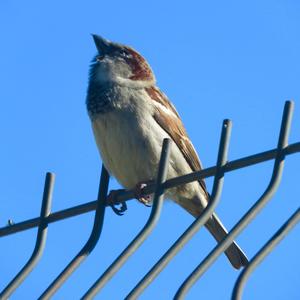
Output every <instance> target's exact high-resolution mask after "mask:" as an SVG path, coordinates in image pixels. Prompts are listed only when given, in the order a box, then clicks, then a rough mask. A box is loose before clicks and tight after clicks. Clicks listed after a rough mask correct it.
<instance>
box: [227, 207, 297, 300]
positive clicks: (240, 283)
mask: <svg viewBox="0 0 300 300" xmlns="http://www.w3.org/2000/svg"><path fill="white" fill-rule="evenodd" d="M298 222H300V208H298V209H297V210H296V212H295V213H294V214H293V215H292V216H291V217H290V218H289V219H288V220H287V221H286V222H285V223H284V224H283V225H282V226H281V227H280V229H279V230H278V231H277V232H276V233H275V234H274V235H273V236H272V237H271V239H270V240H269V241H268V242H267V243H266V244H265V245H264V246H263V247H262V248H261V249H260V250H259V251H258V252H257V254H256V255H255V256H254V257H253V258H252V259H251V260H250V262H249V264H248V265H247V266H246V267H245V268H244V269H243V271H242V272H241V273H240V275H239V277H238V279H237V281H236V283H235V286H234V289H233V293H232V298H231V299H232V300H241V299H242V293H243V289H244V287H245V284H246V282H247V279H248V278H249V276H250V274H251V273H252V272H253V271H254V270H255V268H256V267H257V266H258V265H259V264H260V263H261V262H262V261H263V259H264V258H265V257H266V256H267V255H268V254H269V253H270V252H271V251H272V250H273V249H274V248H275V247H276V245H277V244H278V243H279V242H280V241H281V240H282V239H283V238H284V237H285V236H286V235H287V234H288V233H289V231H290V230H292V229H293V227H294V226H295V225H296V224H297V223H298Z"/></svg>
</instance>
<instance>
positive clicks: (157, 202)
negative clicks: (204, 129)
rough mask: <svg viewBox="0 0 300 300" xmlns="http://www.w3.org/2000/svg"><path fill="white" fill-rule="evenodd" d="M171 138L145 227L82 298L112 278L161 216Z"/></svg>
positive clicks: (164, 150)
mask: <svg viewBox="0 0 300 300" xmlns="http://www.w3.org/2000/svg"><path fill="white" fill-rule="evenodd" d="M170 146H171V140H170V139H164V141H163V146H162V152H161V157H160V162H159V167H158V174H157V179H156V190H155V193H154V200H153V206H152V210H151V213H150V216H149V219H148V221H147V223H146V224H145V226H144V227H143V229H142V230H141V231H140V232H139V233H138V235H137V236H136V237H135V238H134V239H133V241H132V242H131V243H130V244H129V245H128V246H127V247H126V249H125V250H124V251H123V252H122V253H121V254H120V255H119V256H118V257H117V258H116V260H115V261H114V262H113V263H112V264H111V265H110V266H109V267H108V268H107V269H106V271H105V272H104V273H103V274H102V275H101V276H100V278H99V279H98V280H97V281H96V282H95V283H94V284H93V285H92V287H91V288H90V289H89V290H88V291H87V292H86V293H85V294H84V296H83V297H82V298H81V299H85V300H87V299H91V298H92V297H94V296H95V295H96V294H97V293H98V292H99V291H100V289H101V288H103V286H104V285H105V284H106V283H107V282H108V281H109V280H110V279H111V277H112V276H113V275H114V274H115V273H116V272H117V271H118V270H119V269H120V268H121V267H122V265H123V264H124V263H125V262H126V260H127V259H128V258H129V257H130V255H132V254H133V253H134V252H135V251H136V250H137V249H138V247H140V245H141V244H142V243H143V241H144V240H145V239H146V238H147V236H148V235H149V234H150V233H151V232H152V230H153V229H154V227H155V225H156V224H157V221H158V219H159V216H160V212H161V207H162V203H163V195H164V187H163V183H164V182H165V180H166V178H167V171H168V165H169V156H170Z"/></svg>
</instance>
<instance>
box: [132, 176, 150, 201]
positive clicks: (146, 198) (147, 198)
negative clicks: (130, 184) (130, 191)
mask: <svg viewBox="0 0 300 300" xmlns="http://www.w3.org/2000/svg"><path fill="white" fill-rule="evenodd" d="M153 183H154V181H153V180H149V181H146V182H139V183H138V184H137V185H136V186H135V189H134V196H135V198H136V199H137V200H138V201H139V202H141V203H143V204H144V205H145V206H147V207H151V202H152V195H151V194H150V195H143V189H144V188H145V187H146V186H148V185H149V184H153Z"/></svg>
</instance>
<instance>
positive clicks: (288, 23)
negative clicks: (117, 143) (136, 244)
mask: <svg viewBox="0 0 300 300" xmlns="http://www.w3.org/2000/svg"><path fill="white" fill-rule="evenodd" d="M0 32H1V52H0V82H1V88H0V99H1V108H2V109H1V110H0V128H1V129H0V131H1V139H2V143H1V156H0V164H1V169H2V172H1V175H0V180H1V189H0V199H1V201H0V226H1V227H2V226H5V225H6V222H7V220H8V219H13V220H14V221H15V222H20V221H23V220H25V219H28V218H32V217H36V216H38V214H39V211H40V205H41V197H42V191H43V183H44V176H45V173H46V172H47V171H52V172H54V173H56V184H55V188H54V198H53V206H52V211H57V210H60V209H64V208H68V207H71V206H74V205H78V204H81V203H84V202H87V201H92V200H94V199H95V198H96V196H97V189H98V180H99V179H98V178H99V174H100V168H101V160H100V158H99V155H98V152H97V149H96V146H95V143H94V139H93V135H92V131H91V128H90V122H89V119H88V116H87V113H86V109H85V96H86V88H87V74H88V68H89V62H90V60H91V58H92V56H93V55H94V54H95V47H94V44H93V41H92V39H91V36H90V33H98V34H100V35H103V36H104V37H106V38H108V39H111V40H114V41H118V42H121V43H125V44H129V45H131V46H133V47H135V48H136V49H137V50H138V51H139V52H141V53H142V54H143V55H144V56H145V57H146V58H147V59H148V61H149V62H150V64H151V66H152V68H153V70H154V72H155V74H156V77H157V81H158V85H159V86H160V88H161V89H162V90H163V91H164V92H165V93H166V94H167V95H168V96H169V98H170V99H171V100H172V102H173V103H174V104H175V106H176V107H177V109H178V111H179V113H180V115H181V116H182V119H183V121H184V123H185V125H186V128H187V131H188V133H189V135H190V137H191V139H192V141H193V143H194V145H195V148H196V149H197V151H198V153H199V155H200V157H201V160H202V162H203V164H204V166H206V167H209V166H212V165H214V164H215V161H216V155H217V149H218V142H219V133H220V129H221V124H222V120H223V119H225V118H230V119H232V121H233V130H232V138H231V144H230V150H229V159H230V160H233V159H237V158H240V157H243V156H247V155H250V154H254V153H258V152H261V151H265V150H268V149H271V148H274V147H275V146H276V143H277V137H278V130H279V126H280V121H281V114H282V110H283V106H284V101H285V100H287V99H294V101H295V112H294V119H293V123H292V130H291V135H290V142H291V143H293V142H297V141H299V140H300V138H299V132H300V101H299V99H300V89H299V79H300V59H299V53H300V39H299V33H300V3H299V1H296V0H287V1H277V0H276V1H257V0H256V1H255V0H254V1H195V0H194V1H184V2H182V1H164V2H163V1H158V0H154V1H151V2H149V1H148V2H147V3H146V2H141V1H111V2H109V1H105V2H101V1H69V0H68V1H58V0H53V1H36V0H35V1H33V0H28V1H16V0H11V1H7V0H3V1H1V3H0ZM271 170H272V162H267V163H264V164H260V165H257V166H253V167H249V168H247V169H243V170H239V171H235V172H231V173H228V174H226V176H225V184H224V191H223V194H222V198H221V202H220V205H219V206H218V208H217V212H218V214H219V215H220V218H221V219H222V220H223V222H224V224H226V226H227V227H228V228H231V227H232V226H233V225H234V224H235V222H236V221H238V219H239V218H240V217H241V216H242V214H243V213H245V212H246V211H247V209H248V208H249V207H250V206H251V205H252V204H253V203H254V201H256V200H257V198H258V197H259V196H260V195H261V194H262V192H263V191H264V189H265V188H266V186H267V184H268V182H269V180H270V176H271ZM207 182H208V186H209V188H211V183H212V180H211V179H209V180H207ZM117 187H119V186H118V184H117V182H116V181H115V180H112V181H111V184H110V188H117ZM299 193H300V186H299V155H298V154H296V155H293V156H290V157H288V158H287V159H286V166H285V170H284V176H283V179H282V183H281V185H280V187H279V189H278V192H277V194H276V196H275V197H274V198H273V200H272V201H271V202H270V203H269V204H268V205H267V206H266V208H265V209H264V210H263V211H262V212H261V213H260V214H259V216H258V217H257V218H256V219H255V220H254V221H253V222H252V223H251V224H250V225H249V226H248V227H247V229H246V230H245V231H244V232H243V233H242V234H241V235H240V236H239V237H238V239H237V240H238V242H239V243H240V245H241V247H242V248H243V249H244V250H245V252H246V253H247V255H248V256H249V257H250V258H251V257H252V256H253V255H254V254H255V253H256V251H257V250H258V249H259V248H260V247H261V246H262V245H263V244H264V243H265V242H266V241H267V240H268V238H269V237H270V236H271V235H272V234H273V233H274V231H275V230H277V229H278V228H279V227H280V226H281V224H282V223H283V222H284V221H285V220H286V219H287V218H288V217H289V216H290V215H291V214H292V213H293V212H294V211H295V210H296V208H297V207H298V206H299V202H298V199H299ZM128 206H129V207H128V208H129V209H128V211H127V212H126V214H125V215H124V216H123V217H118V216H116V215H115V214H114V213H113V212H112V211H111V209H108V210H107V213H106V218H105V222H104V228H103V233H102V236H101V238H100V241H99V243H98V245H97V247H96V249H95V250H94V252H93V253H92V254H91V255H90V256H89V258H88V259H87V260H86V261H85V262H84V263H83V264H82V265H81V266H80V268H79V269H78V270H77V271H76V272H75V273H74V274H73V275H72V276H71V277H70V278H69V280H68V281H67V282H66V284H65V285H64V286H63V287H62V288H61V289H60V290H59V291H58V292H57V294H56V295H55V296H54V297H53V299H78V298H79V297H80V296H82V295H83V294H84V292H85V291H86V290H87V289H88V287H90V286H91V284H92V283H93V282H94V281H95V280H96V278H98V276H100V274H102V272H103V271H104V270H105V269H106V267H107V266H108V265H109V264H110V263H111V262H112V261H113V259H114V258H115V257H116V256H117V255H118V254H119V253H120V252H121V251H122V250H123V248H124V247H125V246H126V245H127V244H128V243H129V242H130V240H131V239H132V238H133V237H134V236H135V234H136V233H137V232H138V231H139V229H140V228H141V227H142V226H143V224H144V223H145V221H146V219H147V217H148V215H149V213H150V209H148V208H145V207H143V206H142V205H140V204H138V203H136V202H135V201H131V202H130V203H129V205H128ZM92 221H93V213H89V214H85V215H82V216H80V217H76V218H72V219H68V220H66V221H63V222H58V223H55V224H51V225H50V227H49V232H48V239H47V244H46V248H45V253H44V255H43V257H42V259H41V261H40V263H39V264H38V265H37V267H36V268H35V269H34V271H33V272H32V273H31V274H30V276H29V277H28V278H27V279H26V281H25V282H24V283H23V284H22V286H20V287H19V289H18V290H17V291H16V292H15V294H14V295H13V296H12V297H11V298H10V299H12V300H14V299H36V298H37V297H38V296H39V295H40V294H41V293H42V291H43V290H44V289H45V288H46V287H47V286H48V285H49V284H50V282H51V281H52V280H53V279H54V278H55V277H56V276H57V275H58V273H59V272H60V271H61V270H62V269H63V268H64V267H65V266H66V264H67V263H68V262H69V261H70V260H71V259H72V258H73V257H74V255H75V254H77V252H78V250H79V249H80V248H81V247H82V245H83V244H84V243H85V241H86V239H87V237H88V235H89V233H90V231H91V228H92ZM192 221H193V218H192V217H191V216H189V215H188V214H187V213H186V212H185V211H183V210H182V209H180V207H177V206H176V205H174V204H172V203H170V202H167V203H165V205H164V207H163V211H162V215H161V219H160V221H159V224H158V226H157V228H156V229H155V230H154V232H153V234H152V235H151V236H150V237H149V239H148V240H147V241H146V242H145V243H144V244H143V245H142V247H141V248H140V249H139V250H138V251H137V253H136V254H135V255H134V256H133V257H131V258H130V260H129V261H128V262H127V263H126V265H125V266H124V267H123V268H122V269H121V270H120V272H119V273H118V274H117V275H116V276H115V277H114V278H113V279H112V280H111V281H110V282H109V283H108V284H107V286H106V287H105V288H104V289H103V290H102V292H101V293H100V294H99V295H98V296H97V297H96V299H123V297H124V296H125V295H127V293H128V292H129V291H130V290H131V288H133V286H134V285H135V284H136V283H137V282H138V280H139V279H140V278H141V276H143V275H144V274H145V273H146V271H148V270H149V268H150V267H151V266H152V265H153V263H155V262H156V261H157V260H158V258H159V257H160V256H161V255H162V254H163V253H164V252H165V251H166V249H167V248H168V247H169V246H170V245H171V244H172V242H173V241H175V239H176V237H178V236H179V235H180V234H181V233H182V232H183V231H184V230H185V229H186V228H187V227H188V225H189V224H190V223H191V222H192ZM299 229H300V227H299V226H298V227H296V228H295V229H294V231H293V232H292V233H291V234H290V235H289V236H288V237H287V238H286V239H285V240H284V241H283V242H282V243H281V244H280V245H279V246H278V247H277V248H276V250H275V251H274V252H273V253H271V255H270V256H269V257H268V258H267V259H266V260H265V261H264V262H263V264H262V265H261V266H260V267H259V268H258V269H257V270H256V271H255V273H254V274H253V276H251V278H250V280H249V282H248V283H247V286H246V289H245V293H244V299H246V300H247V299H266V298H268V299H299V298H300V294H299V293H300V292H299V288H298V283H299V279H300V275H299V274H300V273H299V268H300V261H299V259H298V258H299V257H298V256H299V245H300V235H299ZM35 236H36V230H29V231H26V232H23V233H18V234H16V235H12V236H9V237H5V238H2V239H0V260H1V276H0V288H3V287H4V286H5V285H6V284H7V282H8V281H9V280H10V279H11V278H12V277H13V276H14V275H15V274H16V273H17V272H18V270H19V269H20V268H21V267H22V266H23V264H24V263H25V261H26V260H27V259H28V257H29V256H30V254H31V252H32V249H33V244H34V241H35ZM214 245H215V241H214V240H213V239H212V238H211V236H210V235H209V234H208V233H207V232H206V230H204V229H201V230H200V231H199V233H198V234H197V235H196V236H195V237H194V238H193V239H192V240H191V241H190V242H189V243H188V244H187V245H186V247H185V248H184V249H183V250H182V251H181V252H180V253H179V255H177V256H176V257H175V258H174V259H173V261H172V262H171V263H170V264H169V265H168V267H167V268H166V269H165V270H164V271H163V272H162V273H161V274H160V276H159V277H158V278H157V279H156V280H155V281H154V283H153V284H152V285H151V286H150V287H149V288H148V289H147V290H146V291H145V293H144V294H143V295H142V296H141V298H140V299H171V298H172V297H173V296H174V294H175V292H176V290H177V288H178V287H179V285H180V283H182V281H183V280H184V279H185V278H186V277H187V276H188V275H189V273H190V272H191V271H192V270H193V269H194V268H195V267H196V265H197V264H198V263H199V262H200V261H201V259H203V258H204V257H205V255H206V254H207V253H208V251H209V250H210V249H212V247H214ZM237 276H238V272H236V271H235V270H233V269H232V268H231V266H230V265H229V264H228V262H227V260H226V258H225V256H224V255H222V257H220V258H219V259H218V260H217V262H216V263H215V264H214V265H213V266H212V267H211V268H210V270H209V271H208V272H207V273H206V274H205V275H204V276H203V277H202V279H201V280H200V281H199V282H198V283H197V284H196V285H195V286H194V287H193V288H192V289H191V290H190V293H189V294H188V296H187V299H199V298H202V299H207V298H208V297H209V299H229V298H230V294H231V290H232V287H233V284H234V282H235V279H236V278H237Z"/></svg>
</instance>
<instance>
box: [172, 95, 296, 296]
mask: <svg viewBox="0 0 300 300" xmlns="http://www.w3.org/2000/svg"><path fill="white" fill-rule="evenodd" d="M292 113H293V102H291V101H287V102H286V103H285V107H284V112H283V118H282V123H281V128H280V134H279V140H278V146H277V149H278V152H277V156H276V158H275V163H274V169H273V173H272V177H271V180H270V183H269V185H268V187H267V189H266V191H265V192H264V193H263V195H262V196H261V197H260V199H259V200H258V201H257V202H256V203H255V204H254V205H253V206H252V207H251V208H250V209H249V210H248V212H247V213H246V214H245V215H244V216H243V217H242V218H241V219H240V220H239V222H238V223H237V224H236V225H235V226H234V227H233V229H232V230H231V231H230V232H229V233H228V235H227V237H226V238H225V239H224V240H223V241H222V242H220V243H219V244H218V245H217V246H216V247H215V248H214V249H213V250H212V251H211V252H210V253H209V254H208V255H207V256H206V258H205V259H204V260H203V261H202V262H201V263H200V264H199V265H198V266H197V267H196V269H195V270H194V271H193V272H192V273H191V274H190V275H189V276H188V278H187V279H186V280H185V281H184V282H183V284H182V285H181V286H180V288H179V289H178V291H177V293H176V295H175V298H174V299H176V300H182V299H184V296H185V295H186V293H187V292H188V290H189V289H190V288H191V287H192V286H193V284H194V283H195V282H196V281H197V280H198V279H199V278H200V276H201V275H203V273H204V272H205V271H206V270H207V269H208V267H209V266H210V265H211V264H212V263H213V262H214V261H215V260H216V259H217V258H218V257H219V255H220V254H221V253H222V252H224V251H225V250H226V249H227V248H228V247H229V245H230V244H231V243H232V241H233V240H234V239H235V238H236V236H237V235H238V234H239V233H240V232H241V231H242V230H243V229H244V228H245V227H246V226H247V225H248V224H249V222H250V221H251V220H252V219H253V218H254V217H255V216H256V215H257V214H258V213H259V212H260V211H261V209H262V208H263V207H264V206H265V205H266V204H267V202H268V201H269V200H270V199H271V197H272V196H273V195H274V193H275V192H276V189H277V187H278V186H279V183H280V180H281V176H282V171H283V166H284V158H285V156H284V152H283V151H282V150H283V149H284V148H285V147H286V146H287V144H288V135H289V131H290V125H291V119H292Z"/></svg>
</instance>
